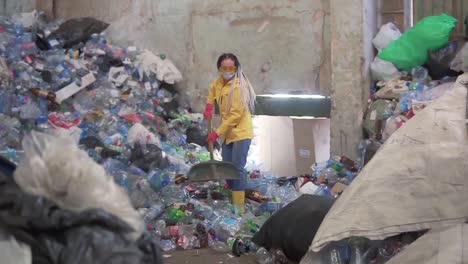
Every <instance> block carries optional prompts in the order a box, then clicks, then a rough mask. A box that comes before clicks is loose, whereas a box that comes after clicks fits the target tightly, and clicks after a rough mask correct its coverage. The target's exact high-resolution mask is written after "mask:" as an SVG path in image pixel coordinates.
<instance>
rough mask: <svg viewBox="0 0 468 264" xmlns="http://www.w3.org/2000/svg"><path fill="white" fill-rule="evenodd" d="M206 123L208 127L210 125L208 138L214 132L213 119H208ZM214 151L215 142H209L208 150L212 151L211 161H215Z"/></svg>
mask: <svg viewBox="0 0 468 264" xmlns="http://www.w3.org/2000/svg"><path fill="white" fill-rule="evenodd" d="M206 121H207V123H208V124H207V125H208V136H209V135H211V133H212V132H213V128H212V127H211V117H210V118H208V120H206ZM213 149H214V146H213V142H212V141H209V142H208V150H209V151H210V159H211V160H214V156H213Z"/></svg>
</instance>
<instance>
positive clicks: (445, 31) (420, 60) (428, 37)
mask: <svg viewBox="0 0 468 264" xmlns="http://www.w3.org/2000/svg"><path fill="white" fill-rule="evenodd" d="M456 23H457V20H456V19H455V18H453V17H451V16H449V15H447V14H441V15H439V16H429V17H426V18H424V19H422V20H421V21H419V22H418V23H417V24H416V25H415V26H414V27H413V28H411V29H409V30H407V31H406V32H405V33H404V34H403V35H402V36H401V37H400V38H399V39H397V40H395V41H394V42H392V43H390V44H389V45H388V46H387V47H386V48H385V49H384V50H382V51H381V52H380V53H379V55H378V57H379V58H381V59H383V60H386V61H389V62H392V63H393V64H395V66H396V67H397V68H398V69H401V70H404V71H411V69H413V68H414V67H416V66H421V65H423V64H424V63H426V62H427V60H428V58H429V57H428V54H427V52H428V51H437V50H439V49H441V48H443V47H445V46H446V45H447V43H448V41H449V38H450V34H451V33H452V30H453V28H455V25H456Z"/></svg>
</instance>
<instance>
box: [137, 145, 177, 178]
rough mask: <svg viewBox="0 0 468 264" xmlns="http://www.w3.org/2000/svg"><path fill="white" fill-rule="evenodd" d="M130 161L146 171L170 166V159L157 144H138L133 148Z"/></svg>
mask: <svg viewBox="0 0 468 264" xmlns="http://www.w3.org/2000/svg"><path fill="white" fill-rule="evenodd" d="M130 161H131V162H132V163H133V164H134V165H135V166H137V167H138V168H140V169H142V170H143V171H145V172H149V171H150V170H152V169H156V168H158V169H165V168H167V167H169V165H170V163H169V159H168V158H167V157H165V156H164V155H163V151H162V150H161V149H160V148H159V147H158V146H156V145H152V144H146V145H141V144H136V145H135V146H134V147H133V148H132V152H131V155H130Z"/></svg>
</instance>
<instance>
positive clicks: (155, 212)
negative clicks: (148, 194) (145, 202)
mask: <svg viewBox="0 0 468 264" xmlns="http://www.w3.org/2000/svg"><path fill="white" fill-rule="evenodd" d="M164 209H165V208H164V206H162V205H160V204H153V205H151V207H150V208H148V211H147V212H146V213H145V215H144V216H143V221H145V223H151V222H152V221H153V220H154V219H156V218H157V217H159V216H160V215H162V214H163V213H164ZM159 227H160V226H159Z"/></svg>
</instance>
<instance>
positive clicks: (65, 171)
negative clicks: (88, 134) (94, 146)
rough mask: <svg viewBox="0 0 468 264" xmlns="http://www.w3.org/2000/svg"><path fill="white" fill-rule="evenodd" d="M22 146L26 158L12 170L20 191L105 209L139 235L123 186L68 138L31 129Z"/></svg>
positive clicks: (65, 204)
mask: <svg viewBox="0 0 468 264" xmlns="http://www.w3.org/2000/svg"><path fill="white" fill-rule="evenodd" d="M23 149H24V151H25V158H24V159H23V160H22V161H21V162H20V164H19V166H18V168H17V169H16V171H15V174H14V178H15V181H16V182H17V183H18V185H19V186H20V187H21V189H22V190H23V191H25V192H28V193H31V194H34V195H40V196H44V197H47V198H48V199H51V200H52V201H54V202H56V203H57V204H58V205H59V206H60V207H62V208H64V209H68V210H72V211H75V212H82V211H84V210H87V209H90V208H101V209H104V210H106V211H108V212H110V213H112V214H114V215H116V216H118V217H120V218H121V219H123V220H124V221H126V222H127V223H128V224H129V225H131V227H132V228H133V229H134V230H135V232H134V233H132V238H133V239H136V238H137V237H139V236H140V235H141V233H142V231H143V223H142V221H141V219H140V216H139V214H138V212H137V211H136V210H135V209H133V207H132V205H131V203H130V199H129V197H128V195H127V193H126V192H125V190H123V189H122V188H120V187H119V186H118V185H117V184H116V183H114V180H113V178H112V177H109V176H108V175H106V172H105V171H104V168H102V167H101V166H100V165H98V164H97V163H95V162H94V161H93V160H92V159H91V158H90V157H89V156H88V154H87V153H86V152H84V151H83V150H80V149H79V148H78V146H77V145H76V144H75V142H74V141H73V140H72V139H71V138H55V137H53V136H50V135H46V134H42V133H39V132H32V133H31V134H30V136H29V137H26V138H25V139H24V140H23Z"/></svg>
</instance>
